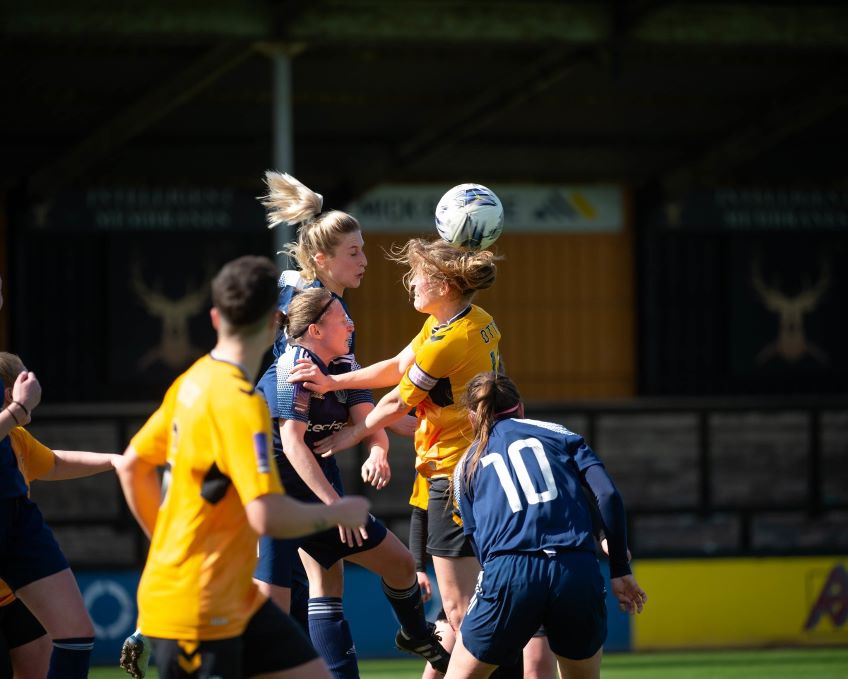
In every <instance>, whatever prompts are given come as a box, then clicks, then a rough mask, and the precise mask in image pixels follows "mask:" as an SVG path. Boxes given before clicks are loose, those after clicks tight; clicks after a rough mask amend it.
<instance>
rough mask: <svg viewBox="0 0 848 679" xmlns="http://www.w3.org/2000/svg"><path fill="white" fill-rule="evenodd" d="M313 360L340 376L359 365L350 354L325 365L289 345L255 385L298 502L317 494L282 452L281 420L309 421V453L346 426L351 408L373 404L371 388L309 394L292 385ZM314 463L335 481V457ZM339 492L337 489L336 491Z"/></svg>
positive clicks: (288, 489)
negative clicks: (294, 373) (301, 365)
mask: <svg viewBox="0 0 848 679" xmlns="http://www.w3.org/2000/svg"><path fill="white" fill-rule="evenodd" d="M303 357H308V358H310V359H311V360H312V361H313V362H314V363H315V364H316V365H317V366H318V367H319V368H320V370H321V372H323V373H324V374H325V375H340V374H343V373H346V372H350V371H351V370H356V369H357V368H359V365H358V364H357V363H356V360H355V359H354V358H353V356H352V355H351V354H348V355H346V356H342V357H340V358H337V359H335V360H333V361H331V362H330V365H329V366H325V365H324V363H323V361H321V359H320V358H318V357H317V356H316V355H315V354H313V353H312V352H311V351H309V350H308V349H304V348H303V347H299V346H297V345H290V346H289V347H288V348H287V349H286V351H285V353H284V354H282V356H280V357H279V358H277V360H275V361H274V362H273V363H272V364H271V366H270V367H269V368H268V370H266V371H265V374H264V375H262V377H261V378H260V379H259V383H258V384H257V385H256V389H257V391H259V392H260V393H261V394H262V396H264V397H265V400H266V401H267V402H268V409H269V410H270V411H271V423H272V426H271V430H272V431H273V434H274V456H275V458H276V460H277V466H278V468H279V470H280V479H281V481H282V482H283V487H284V488H285V489H286V492H287V493H289V494H290V495H291V496H292V497H296V498H298V499H304V500H305V499H309V500H312V501H314V500H316V499H317V498H316V497H315V495H314V493H313V492H312V491H311V490H310V489H309V487H308V486H307V485H306V483H304V482H303V480H302V479H301V478H300V476H298V474H297V472H296V471H295V470H294V467H292V465H291V463H290V462H289V461H288V458H286V456H285V453H284V451H283V443H282V439H281V438H280V425H279V422H278V420H279V419H280V418H282V419H285V420H297V421H299V422H306V434H305V435H304V442H305V443H306V445H307V447H308V448H309V450H314V449H315V445H316V444H317V443H318V441H320V440H321V439H323V438H326V437H327V436H329V435H330V434H332V433H333V432H334V431H338V430H339V429H341V428H342V427H344V426H345V424H346V423H347V420H348V415H349V413H350V408H351V407H352V406H355V405H358V404H360V403H374V398H373V396H372V395H371V391H370V390H368V389H351V390H344V389H340V390H338V391H329V392H327V393H326V394H317V393H313V392H311V391H309V390H308V389H306V388H305V387H304V386H302V385H301V384H298V383H293V384H292V383H289V382H288V381H287V380H288V376H289V374H290V373H291V370H292V367H293V366H294V364H295V362H296V361H297V360H298V359H299V358H303ZM315 460H316V461H317V462H318V465H319V466H320V467H321V470H322V471H323V472H324V476H326V477H327V478H332V476H331V475H332V474H333V473H336V470H337V469H338V465H337V464H336V460H335V457H316V458H315ZM337 490H338V489H337Z"/></svg>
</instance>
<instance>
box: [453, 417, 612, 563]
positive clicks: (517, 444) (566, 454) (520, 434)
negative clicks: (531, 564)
mask: <svg viewBox="0 0 848 679" xmlns="http://www.w3.org/2000/svg"><path fill="white" fill-rule="evenodd" d="M473 451H474V446H472V447H471V449H470V450H469V452H468V454H467V455H466V456H465V457H463V459H462V461H461V462H460V464H458V465H457V467H456V471H455V476H454V489H455V493H456V498H457V503H458V505H459V511H460V515H461V516H462V522H463V530H464V532H465V533H466V534H467V535H470V536H472V537H473V542H474V545H475V549H476V551H477V557H478V559H479V560H480V563H481V564H485V563H486V561H487V560H488V559H490V558H491V557H492V556H495V555H497V554H502V553H514V552H539V551H542V550H549V551H550V550H553V551H556V550H560V549H578V550H586V551H591V552H594V550H595V542H594V538H593V536H592V518H591V514H590V511H589V505H588V503H587V501H586V498H585V496H584V494H583V491H582V490H581V488H580V485H581V481H580V479H581V472H584V471H585V470H586V469H588V468H589V467H591V466H593V465H600V464H602V463H601V461H600V459H599V458H598V457H597V455H595V453H594V452H593V451H592V449H591V448H590V447H589V446H588V445H586V443H585V441H584V440H583V437H581V436H580V435H578V434H575V433H573V432H571V431H569V430H568V429H566V428H565V427H563V426H561V425H559V424H554V423H552V422H540V421H537V420H519V419H503V420H499V421H498V422H496V423H495V426H494V427H493V428H492V433H491V436H490V438H489V442H488V445H487V448H486V450H485V451H484V453H483V455H482V456H481V457H480V460H479V462H478V464H477V468H476V470H475V473H474V477H473V478H472V480H471V484H470V485H469V484H468V483H467V482H466V480H465V478H464V469H465V465H466V463H467V461H468V458H469V457H470V456H471V454H472V453H473Z"/></svg>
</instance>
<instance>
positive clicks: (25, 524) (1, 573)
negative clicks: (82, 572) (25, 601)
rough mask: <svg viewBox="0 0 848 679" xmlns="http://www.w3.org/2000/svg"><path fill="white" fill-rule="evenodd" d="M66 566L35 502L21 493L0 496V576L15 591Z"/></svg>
mask: <svg viewBox="0 0 848 679" xmlns="http://www.w3.org/2000/svg"><path fill="white" fill-rule="evenodd" d="M68 567H69V566H68V560H67V559H66V558H65V555H64V554H62V550H61V549H60V548H59V543H58V542H56V538H54V537H53V531H51V530H50V529H49V528H48V527H47V524H46V523H44V518H43V517H42V516H41V511H40V510H39V509H38V507H37V506H36V504H35V503H34V502H32V501H31V500H30V499H29V498H27V497H23V496H21V497H13V498H0V578H2V579H3V580H5V581H6V583H7V584H8V585H9V587H11V588H12V590H13V591H15V590H18V589H20V588H21V587H24V586H25V585H28V584H30V583H31V582H35V581H36V580H41V579H42V578H46V577H47V576H48V575H54V574H55V573H59V572H60V571H63V570H65V569H66V568H68Z"/></svg>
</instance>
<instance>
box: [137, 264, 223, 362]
mask: <svg viewBox="0 0 848 679" xmlns="http://www.w3.org/2000/svg"><path fill="white" fill-rule="evenodd" d="M211 278H212V277H211V273H210V272H209V267H208V266H207V273H206V276H205V278H204V279H203V280H202V281H201V282H200V283H198V284H196V285H193V284H192V283H188V284H187V285H186V291H185V294H184V295H183V296H182V297H177V298H172V297H169V296H168V295H166V294H165V293H164V292H163V291H162V282H161V281H159V280H157V281H155V282H154V284H153V286H150V285H148V283H147V282H146V281H145V279H144V275H143V273H142V269H141V263H140V262H138V261H137V260H136V261H135V262H133V265H132V269H131V274H130V287H131V289H132V291H133V293H135V296H136V297H137V298H138V300H139V301H140V302H141V304H142V306H143V307H144V310H145V311H146V312H147V313H148V314H149V315H151V316H153V317H154V318H156V319H159V321H160V322H161V324H162V329H161V333H160V339H159V343H158V344H157V345H156V346H154V347H153V348H151V349H149V350H148V351H147V352H145V354H144V355H143V356H142V357H141V358H140V359H139V361H138V363H137V366H138V370H139V372H142V371H144V370H146V369H147V368H149V367H151V366H152V365H154V364H156V363H162V364H164V365H166V366H167V367H168V368H171V369H173V370H179V369H180V368H183V367H185V366H187V365H188V364H189V363H190V362H191V361H193V360H195V359H196V358H198V357H199V356H200V355H201V354H203V351H202V350H201V349H199V348H197V347H196V346H194V345H193V344H192V342H191V335H190V333H189V321H190V320H191V319H192V318H194V317H195V316H197V315H198V314H199V313H201V312H202V311H204V310H205V309H206V306H207V300H208V299H209V281H210V280H211Z"/></svg>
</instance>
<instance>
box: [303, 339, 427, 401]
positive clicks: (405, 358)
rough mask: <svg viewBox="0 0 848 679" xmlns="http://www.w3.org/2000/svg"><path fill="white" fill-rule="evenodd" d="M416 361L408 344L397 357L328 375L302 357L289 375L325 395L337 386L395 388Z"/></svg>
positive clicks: (308, 387) (342, 387) (347, 387)
mask: <svg viewBox="0 0 848 679" xmlns="http://www.w3.org/2000/svg"><path fill="white" fill-rule="evenodd" d="M413 360H415V352H413V351H412V349H411V348H410V347H405V348H404V349H403V351H401V352H400V353H399V354H398V355H397V356H395V357H393V358H387V359H386V360H384V361H378V362H377V363H372V364H371V365H368V366H365V367H364V368H359V369H358V370H352V371H351V372H349V373H343V374H341V375H325V374H324V373H322V372H321V369H320V368H318V366H317V365H315V364H314V363H313V362H312V361H311V360H310V359H308V358H301V359H299V360H298V361H297V363H295V365H294V367H293V368H292V371H291V374H290V375H289V382H303V385H304V386H305V387H306V388H307V389H309V390H310V391H316V392H318V393H319V394H325V393H326V392H328V391H335V390H337V389H379V388H381V387H393V386H395V385H396V384H397V383H398V382H400V378H401V377H403V374H404V373H405V372H406V369H407V368H408V367H409V366H410V365H411V364H412V361H413Z"/></svg>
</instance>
